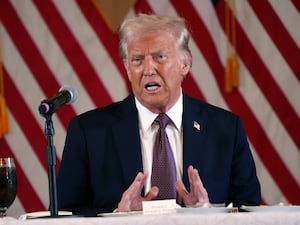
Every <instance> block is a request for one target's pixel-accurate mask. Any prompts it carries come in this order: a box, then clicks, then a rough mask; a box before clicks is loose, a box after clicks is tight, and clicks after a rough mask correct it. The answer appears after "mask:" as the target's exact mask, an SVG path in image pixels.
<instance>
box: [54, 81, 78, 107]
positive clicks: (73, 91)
mask: <svg viewBox="0 0 300 225" xmlns="http://www.w3.org/2000/svg"><path fill="white" fill-rule="evenodd" d="M59 91H68V92H69V93H70V95H71V99H70V101H69V102H68V103H67V104H72V103H73V102H75V101H76V99H77V96H78V93H77V90H76V89H75V88H74V87H72V86H70V85H63V86H62V87H61V88H60V89H59Z"/></svg>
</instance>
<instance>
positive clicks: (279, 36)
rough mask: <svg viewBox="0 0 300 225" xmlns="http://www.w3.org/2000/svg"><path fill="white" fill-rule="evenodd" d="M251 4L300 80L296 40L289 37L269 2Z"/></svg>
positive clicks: (299, 52) (299, 56)
mask: <svg viewBox="0 0 300 225" xmlns="http://www.w3.org/2000/svg"><path fill="white" fill-rule="evenodd" d="M249 3H250V5H251V7H252V8H253V11H254V13H255V14H256V15H257V17H258V18H259V20H260V22H261V23H262V24H263V26H264V28H265V29H266V31H267V32H268V33H269V35H270V37H271V38H272V40H273V41H274V43H275V44H276V46H277V48H278V50H279V51H280V52H281V54H282V56H283V57H284V58H285V60H286V62H287V63H288V65H289V66H290V67H291V69H292V71H293V73H294V74H295V75H296V77H297V78H298V80H300V70H299V59H300V51H299V48H298V46H297V44H296V43H295V41H294V39H293V38H292V37H291V36H290V35H289V33H288V31H287V30H286V28H285V27H284V25H283V24H282V22H281V21H280V19H279V18H278V16H277V14H276V13H275V12H274V10H273V8H272V7H271V6H270V3H269V2H268V1H249ZM266 12H268V13H266ZM299 29H300V28H299Z"/></svg>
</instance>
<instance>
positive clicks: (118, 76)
mask: <svg viewBox="0 0 300 225" xmlns="http://www.w3.org/2000/svg"><path fill="white" fill-rule="evenodd" d="M229 1H230V0H228V2H229ZM230 2H235V6H233V5H230V6H229V11H232V12H234V13H233V16H234V17H233V19H234V22H235V37H236V42H235V46H236V50H237V54H238V58H237V59H238V76H239V86H238V87H237V88H234V89H233V90H232V91H231V92H226V91H225V87H224V83H225V82H224V80H225V75H224V74H225V73H224V71H225V67H226V56H227V51H228V44H227V41H226V40H227V39H226V19H225V18H226V16H225V14H226V2H225V1H224V0H220V1H210V0H184V1H183V0H136V2H135V4H134V5H133V7H132V8H130V9H129V11H128V14H127V17H131V16H132V15H134V14H136V13H138V12H144V13H149V12H155V13H158V14H168V15H180V16H182V17H184V18H185V19H186V21H187V22H188V25H189V27H190V30H191V34H192V39H191V42H190V47H191V50H192V54H193V65H192V69H191V72H190V74H189V76H188V77H187V78H186V80H185V81H184V90H185V92H186V93H188V94H190V95H192V96H194V97H197V98H199V99H202V100H204V101H207V102H209V103H211V104H214V105H217V106H220V107H223V108H225V109H228V110H230V111H232V112H234V113H236V114H239V115H240V116H241V118H242V120H243V123H244V126H245V129H246V132H247V135H248V139H249V143H250V145H251V149H252V152H253V155H254V157H255V161H256V165H257V172H258V176H259V179H260V181H261V185H262V197H263V203H264V204H270V205H273V204H278V203H279V202H284V203H291V204H300V119H299V115H300V50H299V47H300V13H299V12H300V1H299V0H284V1H283V0H269V1H267V0H261V1H258V0H249V1H246V0H236V1H230ZM0 45H1V55H2V74H3V78H4V79H3V81H4V94H5V99H6V103H7V112H8V119H9V129H10V130H9V132H8V133H7V134H5V135H4V137H2V139H0V156H12V157H14V159H15V162H16V167H17V175H18V182H19V183H18V195H17V198H16V200H15V202H14V203H13V205H12V206H11V208H10V209H9V211H8V214H9V215H12V216H16V217H17V216H19V215H21V214H23V213H25V212H31V211H41V210H46V209H47V207H48V204H49V194H48V176H47V163H46V150H45V149H46V144H47V143H46V138H45V135H44V122H45V121H44V118H42V117H41V116H40V115H39V113H38V105H39V103H40V102H41V100H43V99H45V98H48V97H51V96H52V95H54V94H55V93H56V92H58V90H59V88H60V87H61V86H63V85H65V84H68V85H71V86H73V87H75V88H76V89H77V91H78V99H77V101H76V102H75V103H73V104H72V105H66V106H63V107H62V108H60V109H59V110H58V111H57V112H56V113H55V115H54V116H53V122H54V127H55V137H54V142H55V146H56V152H57V168H59V162H60V158H61V155H62V149H63V145H64V140H65V135H66V128H67V125H68V123H69V120H70V119H71V118H72V117H74V116H75V115H78V114H79V113H82V112H84V111H87V110H90V109H93V108H95V107H100V106H104V105H107V104H109V103H111V102H113V101H117V100H121V99H123V98H124V97H125V96H126V95H127V94H128V93H129V91H130V85H129V83H128V81H127V75H126V74H125V70H124V68H123V65H122V62H121V60H120V59H119V56H118V37H117V35H116V33H115V32H113V31H112V30H111V29H110V27H109V26H108V25H107V20H106V19H104V17H103V14H102V13H99V10H98V8H97V7H96V6H95V4H94V3H93V2H92V1H90V0H53V1H52V0H11V1H9V0H0ZM230 49H232V48H230ZM74 173H76V171H74Z"/></svg>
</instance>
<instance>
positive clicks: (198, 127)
mask: <svg viewBox="0 0 300 225" xmlns="http://www.w3.org/2000/svg"><path fill="white" fill-rule="evenodd" d="M194 128H195V129H196V130H200V129H201V126H200V124H199V123H198V122H197V121H194Z"/></svg>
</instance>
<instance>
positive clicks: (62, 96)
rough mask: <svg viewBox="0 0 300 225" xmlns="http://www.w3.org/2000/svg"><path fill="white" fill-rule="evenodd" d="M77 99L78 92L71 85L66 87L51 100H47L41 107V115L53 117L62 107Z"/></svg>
mask: <svg viewBox="0 0 300 225" xmlns="http://www.w3.org/2000/svg"><path fill="white" fill-rule="evenodd" d="M76 99H77V91H76V89H75V88H73V87H72V86H69V85H64V86H62V87H61V88H60V89H59V92H58V93H57V94H55V95H54V96H52V97H51V98H48V99H45V100H43V101H42V102H41V104H40V106H39V112H40V114H41V115H46V114H48V115H51V114H53V113H55V112H56V111H57V110H58V109H59V107H60V106H62V105H64V104H71V103H73V102H74V101H75V100H76Z"/></svg>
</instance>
